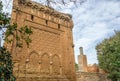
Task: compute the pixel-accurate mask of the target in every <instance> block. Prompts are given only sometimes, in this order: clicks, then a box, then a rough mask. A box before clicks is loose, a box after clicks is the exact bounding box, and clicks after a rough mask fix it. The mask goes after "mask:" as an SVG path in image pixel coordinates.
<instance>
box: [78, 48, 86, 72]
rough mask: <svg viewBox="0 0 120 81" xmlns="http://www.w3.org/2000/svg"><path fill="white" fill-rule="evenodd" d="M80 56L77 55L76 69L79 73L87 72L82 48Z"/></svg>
mask: <svg viewBox="0 0 120 81" xmlns="http://www.w3.org/2000/svg"><path fill="white" fill-rule="evenodd" d="M79 49H80V55H78V67H79V71H81V72H87V57H86V55H84V53H83V47H80V48H79Z"/></svg>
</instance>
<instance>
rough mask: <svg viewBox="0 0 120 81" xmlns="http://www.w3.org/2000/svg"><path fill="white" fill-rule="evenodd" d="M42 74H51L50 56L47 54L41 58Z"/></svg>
mask: <svg viewBox="0 0 120 81" xmlns="http://www.w3.org/2000/svg"><path fill="white" fill-rule="evenodd" d="M41 74H45V75H48V74H50V56H49V54H47V53H43V54H42V56H41Z"/></svg>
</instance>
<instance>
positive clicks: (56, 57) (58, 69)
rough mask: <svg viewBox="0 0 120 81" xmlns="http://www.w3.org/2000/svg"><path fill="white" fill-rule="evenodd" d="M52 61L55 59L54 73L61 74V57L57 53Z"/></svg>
mask: <svg viewBox="0 0 120 81" xmlns="http://www.w3.org/2000/svg"><path fill="white" fill-rule="evenodd" d="M52 61H53V65H52V73H53V75H60V66H61V63H60V57H59V56H58V55H57V54H55V55H54V56H53V57H52Z"/></svg>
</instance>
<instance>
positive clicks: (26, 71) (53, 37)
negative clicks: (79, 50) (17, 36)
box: [11, 0, 76, 81]
mask: <svg viewBox="0 0 120 81" xmlns="http://www.w3.org/2000/svg"><path fill="white" fill-rule="evenodd" d="M11 23H17V24H18V26H19V27H21V26H26V25H27V26H28V27H31V28H32V30H33V34H32V36H31V39H32V43H31V44H30V46H29V48H27V46H26V45H25V44H24V46H23V48H16V47H15V46H14V48H13V51H12V56H13V61H14V62H15V64H14V74H15V76H16V77H17V81H76V73H75V65H74V63H75V62H74V54H73V47H74V45H73V37H72V28H73V22H72V18H71V15H69V14H64V13H60V12H58V11H56V10H54V9H52V8H49V7H46V6H43V5H41V4H38V3H36V2H32V1H30V0H13V9H12V21H11Z"/></svg>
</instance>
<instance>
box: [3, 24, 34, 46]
mask: <svg viewBox="0 0 120 81" xmlns="http://www.w3.org/2000/svg"><path fill="white" fill-rule="evenodd" d="M31 34H32V30H31V28H29V27H27V26H24V27H21V28H18V26H17V24H16V23H14V24H13V25H9V26H8V27H7V31H6V32H5V41H6V42H7V43H10V44H11V43H14V41H16V47H22V46H23V42H22V41H25V43H26V44H27V47H29V43H31V42H32V40H31V39H30V35H31Z"/></svg>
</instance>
